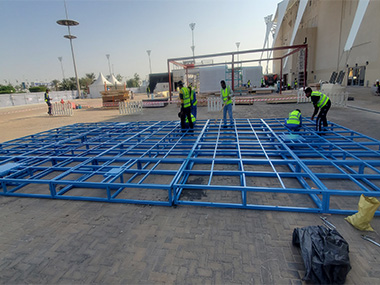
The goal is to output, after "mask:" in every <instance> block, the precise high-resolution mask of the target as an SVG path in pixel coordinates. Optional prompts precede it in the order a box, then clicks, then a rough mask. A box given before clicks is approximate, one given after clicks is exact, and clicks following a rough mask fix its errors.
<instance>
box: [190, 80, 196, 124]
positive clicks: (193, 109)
mask: <svg viewBox="0 0 380 285" xmlns="http://www.w3.org/2000/svg"><path fill="white" fill-rule="evenodd" d="M188 88H189V92H190V101H191V114H193V116H194V117H195V118H196V117H197V104H198V100H197V92H196V89H195V87H194V86H192V85H191V83H190V84H189V87H188Z"/></svg>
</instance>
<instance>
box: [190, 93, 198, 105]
mask: <svg viewBox="0 0 380 285" xmlns="http://www.w3.org/2000/svg"><path fill="white" fill-rule="evenodd" d="M194 93H195V92H194V89H191V95H190V101H191V102H193V106H197V104H198V100H195V101H194Z"/></svg>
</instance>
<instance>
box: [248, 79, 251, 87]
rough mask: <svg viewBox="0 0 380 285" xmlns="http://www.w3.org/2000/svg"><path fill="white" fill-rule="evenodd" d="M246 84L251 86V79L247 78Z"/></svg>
mask: <svg viewBox="0 0 380 285" xmlns="http://www.w3.org/2000/svg"><path fill="white" fill-rule="evenodd" d="M247 86H248V88H249V87H251V80H248V82H247Z"/></svg>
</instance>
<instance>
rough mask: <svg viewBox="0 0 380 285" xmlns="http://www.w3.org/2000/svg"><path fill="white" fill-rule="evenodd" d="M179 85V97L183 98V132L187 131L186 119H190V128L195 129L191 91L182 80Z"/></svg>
mask: <svg viewBox="0 0 380 285" xmlns="http://www.w3.org/2000/svg"><path fill="white" fill-rule="evenodd" d="M178 87H179V98H180V99H181V129H182V132H185V129H186V126H185V119H186V117H187V119H188V120H189V126H190V129H191V130H192V129H193V122H192V121H191V105H192V103H191V100H190V92H189V89H188V88H187V87H184V86H183V83H182V81H179V82H178Z"/></svg>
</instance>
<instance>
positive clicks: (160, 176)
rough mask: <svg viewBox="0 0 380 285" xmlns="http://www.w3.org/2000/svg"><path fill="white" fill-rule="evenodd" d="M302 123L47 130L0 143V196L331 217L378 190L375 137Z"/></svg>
mask: <svg viewBox="0 0 380 285" xmlns="http://www.w3.org/2000/svg"><path fill="white" fill-rule="evenodd" d="M303 121H304V126H303V128H302V129H301V130H300V131H299V132H290V131H289V130H288V129H287V128H286V127H285V126H284V119H236V120H235V125H234V126H233V127H228V128H223V125H222V121H220V120H218V121H215V122H214V121H213V120H212V121H211V120H207V121H206V120H203V121H202V120H200V121H197V125H196V128H195V130H194V132H189V131H186V132H181V129H180V124H179V122H178V121H149V122H128V123H91V124H75V125H70V126H66V127H62V128H58V129H53V130H50V131H46V132H41V133H38V134H35V135H31V136H26V137H23V138H20V139H15V140H12V141H8V142H5V143H1V144H0V182H1V187H2V191H1V192H0V195H3V196H16V197H36V198H53V199H68V200H87V201H99V202H116V203H136V204H153V205H165V206H171V205H173V204H175V205H179V204H186V205H197V206H213V207H228V208H246V209H260V210H277V211H298V212H313V213H337V214H351V213H354V212H356V210H357V203H358V200H359V199H358V196H360V195H361V194H364V195H366V196H374V197H379V196H380V191H379V190H380V175H379V174H380V151H379V148H380V142H379V141H377V140H375V139H373V138H370V137H368V136H365V135H362V134H360V133H358V132H355V131H352V130H350V129H348V128H345V127H343V126H339V125H337V124H335V123H330V124H329V127H328V128H327V130H326V131H325V132H322V133H316V131H315V123H314V122H313V121H310V120H308V119H304V120H303ZM376 214H380V213H379V212H377V213H376Z"/></svg>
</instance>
